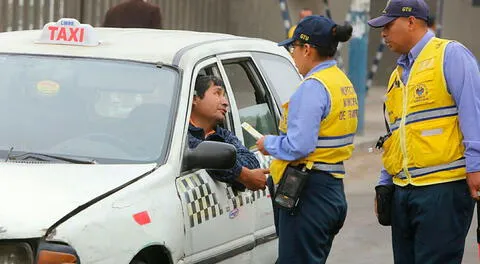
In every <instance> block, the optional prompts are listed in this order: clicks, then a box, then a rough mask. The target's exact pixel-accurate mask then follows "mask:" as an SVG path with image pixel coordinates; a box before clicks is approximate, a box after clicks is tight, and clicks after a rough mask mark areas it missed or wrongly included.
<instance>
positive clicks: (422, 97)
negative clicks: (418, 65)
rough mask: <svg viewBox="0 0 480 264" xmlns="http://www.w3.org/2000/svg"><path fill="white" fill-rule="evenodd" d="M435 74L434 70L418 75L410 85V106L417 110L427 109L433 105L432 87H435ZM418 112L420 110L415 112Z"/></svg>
mask: <svg viewBox="0 0 480 264" xmlns="http://www.w3.org/2000/svg"><path fill="white" fill-rule="evenodd" d="M434 78H435V73H434V71H433V70H428V71H425V72H421V73H417V74H416V75H415V77H414V78H412V80H410V83H409V84H408V105H409V106H410V107H411V108H413V109H415V108H418V107H420V108H425V107H424V106H425V105H428V104H431V103H433V96H434V94H432V89H431V87H434V83H433V82H434ZM415 111H418V110H415Z"/></svg>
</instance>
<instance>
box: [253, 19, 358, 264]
mask: <svg viewBox="0 0 480 264" xmlns="http://www.w3.org/2000/svg"><path fill="white" fill-rule="evenodd" d="M351 34H352V27H351V26H350V25H345V26H340V25H336V24H335V22H333V21H332V20H330V19H328V18H326V17H323V16H309V17H306V18H304V19H303V20H302V21H301V22H300V23H299V24H298V26H297V28H296V29H295V33H294V35H293V37H292V38H291V39H288V40H285V41H283V42H281V43H279V45H280V46H287V47H288V49H289V50H290V52H291V53H292V57H293V60H294V62H295V64H296V66H297V68H298V70H299V72H300V73H301V74H302V75H303V76H305V80H304V81H303V82H302V83H300V85H299V86H298V88H297V90H296V92H295V93H294V94H293V95H292V97H291V98H290V100H289V102H287V103H285V104H284V105H283V117H282V120H281V121H280V124H279V129H280V131H281V135H279V136H272V135H268V136H265V137H263V138H261V139H260V140H258V142H257V147H258V149H259V150H260V151H261V152H262V153H263V154H265V155H272V156H273V157H274V158H275V159H274V161H273V162H272V164H271V166H270V169H271V175H272V178H273V181H274V182H275V184H279V183H280V185H279V186H278V189H277V193H278V192H279V190H280V189H281V186H282V177H283V179H286V178H287V176H284V172H285V171H292V170H295V171H300V174H302V175H306V176H307V177H304V178H302V179H307V180H306V181H305V185H304V187H303V189H301V191H299V192H298V193H299V199H296V200H295V202H297V203H296V206H295V207H294V208H293V209H291V210H287V209H283V208H282V209H280V210H278V211H277V213H278V229H277V231H278V234H279V250H278V252H279V253H278V254H279V256H278V264H309V263H311V264H313V263H315V264H317V263H325V261H326V259H327V257H328V254H329V252H330V248H331V246H332V242H333V238H334V236H335V235H336V234H337V233H338V232H339V231H340V229H341V227H342V226H343V223H344V221H345V217H346V214H347V202H346V199H345V193H344V188H343V180H342V178H343V177H344V175H345V168H344V165H343V161H344V160H346V159H348V158H350V156H351V155H352V151H353V148H354V147H353V137H354V134H355V132H356V129H357V110H358V104H357V96H356V93H355V89H354V88H353V85H352V83H351V82H350V80H349V79H348V77H347V76H346V75H345V74H344V73H343V72H342V71H341V70H340V69H339V68H338V67H337V65H336V62H335V60H334V59H333V56H334V55H335V52H336V49H337V45H338V42H339V41H341V42H344V41H347V40H348V39H349V38H350V37H351ZM287 175H288V174H287ZM288 177H290V176H288ZM295 181H296V180H295V179H293V182H295ZM275 197H276V198H277V197H278V195H275Z"/></svg>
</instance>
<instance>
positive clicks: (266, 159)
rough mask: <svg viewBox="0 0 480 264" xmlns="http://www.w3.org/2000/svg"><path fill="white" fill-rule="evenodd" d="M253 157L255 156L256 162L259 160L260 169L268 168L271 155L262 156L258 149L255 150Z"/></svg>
mask: <svg viewBox="0 0 480 264" xmlns="http://www.w3.org/2000/svg"><path fill="white" fill-rule="evenodd" d="M255 157H256V158H257V160H258V162H260V167H261V168H262V169H268V168H270V163H271V162H272V160H273V158H272V156H264V155H263V154H262V153H260V151H257V152H255Z"/></svg>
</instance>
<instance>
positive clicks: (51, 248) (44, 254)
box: [0, 241, 80, 264]
mask: <svg viewBox="0 0 480 264" xmlns="http://www.w3.org/2000/svg"><path fill="white" fill-rule="evenodd" d="M37 251H38V252H37V264H69V263H73V264H75V263H80V261H79V259H78V255H77V252H76V251H75V249H73V248H72V247H70V246H69V245H65V244H55V243H49V242H45V241H41V242H40V244H39V245H38V249H37ZM0 264H3V263H2V262H0Z"/></svg>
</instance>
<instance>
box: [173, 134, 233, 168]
mask: <svg viewBox="0 0 480 264" xmlns="http://www.w3.org/2000/svg"><path fill="white" fill-rule="evenodd" d="M236 159H237V150H236V149H235V147H234V146H233V145H231V144H227V143H223V142H216V141H203V142H201V143H200V144H198V146H197V147H196V148H194V149H190V148H188V147H187V149H186V150H185V154H184V155H183V164H182V171H189V170H192V169H214V170H227V169H231V168H233V166H235V163H236Z"/></svg>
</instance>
